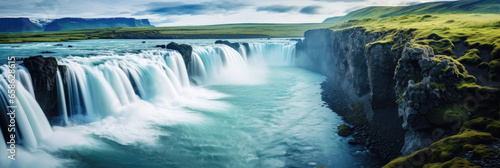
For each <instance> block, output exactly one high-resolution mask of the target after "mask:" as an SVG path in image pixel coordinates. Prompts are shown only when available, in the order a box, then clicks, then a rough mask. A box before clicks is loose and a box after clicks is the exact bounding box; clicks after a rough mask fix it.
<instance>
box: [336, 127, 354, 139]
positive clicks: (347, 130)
mask: <svg viewBox="0 0 500 168" xmlns="http://www.w3.org/2000/svg"><path fill="white" fill-rule="evenodd" d="M337 128H338V134H339V135H340V136H343V137H347V136H349V135H351V134H352V132H353V130H352V128H350V127H349V126H347V125H345V124H342V125H340V126H338V127H337Z"/></svg>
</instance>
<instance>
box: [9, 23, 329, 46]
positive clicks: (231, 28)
mask: <svg viewBox="0 0 500 168" xmlns="http://www.w3.org/2000/svg"><path fill="white" fill-rule="evenodd" d="M330 26H331V24H328V23H326V24H325V23H308V24H227V25H210V26H178V27H127V28H104V29H90V30H74V31H60V32H33V33H28V32H27V33H0V43H22V42H59V41H67V40H86V39H110V38H116V36H117V35H119V34H174V35H183V34H189V35H204V34H209V35H210V34H223V35H262V36H269V37H302V36H303V35H304V32H305V31H306V30H309V29H317V28H327V27H330Z"/></svg>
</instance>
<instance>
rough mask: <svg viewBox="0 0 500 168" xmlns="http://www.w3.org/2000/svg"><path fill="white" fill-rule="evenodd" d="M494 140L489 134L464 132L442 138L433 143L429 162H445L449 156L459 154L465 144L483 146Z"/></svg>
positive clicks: (471, 131)
mask: <svg viewBox="0 0 500 168" xmlns="http://www.w3.org/2000/svg"><path fill="white" fill-rule="evenodd" d="M494 140H495V138H494V137H493V136H491V134H490V133H486V132H477V131H474V130H465V131H464V132H462V133H460V134H457V135H453V136H450V137H448V138H444V139H442V140H439V141H437V142H435V143H433V144H432V145H431V146H430V148H431V149H433V150H432V155H431V161H447V160H449V159H451V158H450V157H451V155H448V154H459V153H460V152H461V151H462V148H463V146H464V145H466V144H483V143H490V142H492V141H494Z"/></svg>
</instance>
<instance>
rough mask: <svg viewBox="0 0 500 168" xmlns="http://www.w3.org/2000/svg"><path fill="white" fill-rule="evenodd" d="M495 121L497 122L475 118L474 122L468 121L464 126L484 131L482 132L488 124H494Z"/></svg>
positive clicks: (484, 118)
mask: <svg viewBox="0 0 500 168" xmlns="http://www.w3.org/2000/svg"><path fill="white" fill-rule="evenodd" d="M493 121H495V120H493V119H491V118H486V117H477V118H474V119H472V120H469V121H467V122H466V123H465V124H464V127H466V128H471V129H475V130H480V131H482V130H485V129H486V126H487V125H488V124H490V123H492V122H493Z"/></svg>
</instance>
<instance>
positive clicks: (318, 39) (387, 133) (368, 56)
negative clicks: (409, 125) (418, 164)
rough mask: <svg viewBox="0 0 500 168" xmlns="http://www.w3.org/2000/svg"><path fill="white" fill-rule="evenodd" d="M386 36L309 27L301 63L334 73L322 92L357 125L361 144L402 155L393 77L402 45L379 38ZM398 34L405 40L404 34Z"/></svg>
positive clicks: (300, 48)
mask: <svg viewBox="0 0 500 168" xmlns="http://www.w3.org/2000/svg"><path fill="white" fill-rule="evenodd" d="M382 35H383V34H382V33H367V32H366V30H364V29H363V28H352V29H345V30H340V31H332V30H330V29H317V30H309V31H307V32H306V33H305V39H304V41H303V42H299V43H298V44H297V61H296V63H297V65H298V66H301V67H304V68H306V69H310V70H313V71H317V72H319V73H321V74H324V75H325V76H327V77H328V78H327V81H326V82H325V83H323V85H322V86H323V90H324V92H323V93H322V96H323V99H324V100H325V101H326V102H327V103H328V105H329V107H330V108H332V110H333V111H335V112H337V113H339V114H340V115H341V116H344V119H345V120H347V122H349V123H351V124H353V125H355V126H356V125H357V127H355V128H356V131H357V132H358V133H357V134H354V137H358V138H357V141H358V143H361V144H363V145H365V146H368V147H369V148H370V149H372V150H373V151H374V152H376V153H380V154H382V157H383V158H385V159H391V158H394V157H396V156H398V155H399V152H398V151H399V150H400V149H401V147H402V143H403V138H402V137H403V135H404V130H403V129H402V127H401V124H402V121H401V120H400V119H399V117H398V115H397V114H398V111H397V105H396V100H397V99H396V96H395V92H394V86H395V84H396V83H395V81H394V80H393V77H394V69H395V68H396V65H397V60H398V59H399V58H400V57H401V51H402V48H399V49H395V50H392V47H393V45H394V44H384V43H373V42H375V41H376V40H377V39H378V38H380V37H381V36H382ZM397 38H399V39H400V40H397V43H398V44H402V43H403V41H404V40H403V37H402V36H401V37H397ZM368 44H371V45H370V46H369V47H367V45H368ZM367 137H373V138H367ZM388 142H390V143H388Z"/></svg>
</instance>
